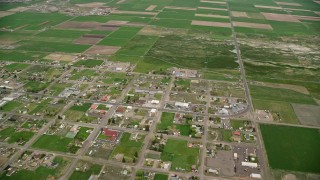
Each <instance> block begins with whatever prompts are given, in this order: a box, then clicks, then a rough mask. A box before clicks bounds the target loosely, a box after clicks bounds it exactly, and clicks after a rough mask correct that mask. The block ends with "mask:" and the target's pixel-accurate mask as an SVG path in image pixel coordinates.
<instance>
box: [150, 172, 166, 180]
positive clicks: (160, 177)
mask: <svg viewBox="0 0 320 180" xmlns="http://www.w3.org/2000/svg"><path fill="white" fill-rule="evenodd" d="M153 180H168V175H166V174H158V173H157V174H156V175H154V178H153Z"/></svg>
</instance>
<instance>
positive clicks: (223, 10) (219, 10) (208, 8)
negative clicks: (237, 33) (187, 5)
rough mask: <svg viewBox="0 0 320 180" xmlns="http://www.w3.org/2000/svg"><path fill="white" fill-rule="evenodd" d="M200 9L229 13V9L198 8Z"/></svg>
mask: <svg viewBox="0 0 320 180" xmlns="http://www.w3.org/2000/svg"><path fill="white" fill-rule="evenodd" d="M198 9H207V10H214V11H228V9H224V8H211V7H198Z"/></svg>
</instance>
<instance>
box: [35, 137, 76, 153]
mask: <svg viewBox="0 0 320 180" xmlns="http://www.w3.org/2000/svg"><path fill="white" fill-rule="evenodd" d="M72 140H73V139H71V138H66V137H62V136H58V135H46V134H44V135H42V136H40V138H39V139H38V140H37V141H36V142H35V143H34V144H33V145H32V147H33V148H39V149H46V150H50V151H60V152H69V148H68V145H69V144H70V143H71V141H72Z"/></svg>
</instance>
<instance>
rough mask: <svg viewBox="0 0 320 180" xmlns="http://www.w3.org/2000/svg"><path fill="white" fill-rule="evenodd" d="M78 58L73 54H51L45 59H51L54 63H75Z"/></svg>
mask: <svg viewBox="0 0 320 180" xmlns="http://www.w3.org/2000/svg"><path fill="white" fill-rule="evenodd" d="M76 58H77V56H76V55H72V54H59V53H51V54H49V55H48V56H46V57H45V58H44V59H49V60H53V61H74V60H76Z"/></svg>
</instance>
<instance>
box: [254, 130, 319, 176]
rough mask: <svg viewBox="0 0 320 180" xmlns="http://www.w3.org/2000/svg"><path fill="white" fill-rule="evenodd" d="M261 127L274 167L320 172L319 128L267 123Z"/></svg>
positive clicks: (270, 160) (270, 161) (271, 163)
mask: <svg viewBox="0 0 320 180" xmlns="http://www.w3.org/2000/svg"><path fill="white" fill-rule="evenodd" d="M260 129H261V133H262V136H263V140H264V144H265V148H266V150H267V155H268V159H269V164H270V166H271V167H272V168H274V169H283V170H290V171H301V172H312V173H320V162H319V161H318V160H319V159H320V154H319V152H320V133H319V130H318V129H311V128H300V127H290V126H277V125H266V124H261V125H260Z"/></svg>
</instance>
